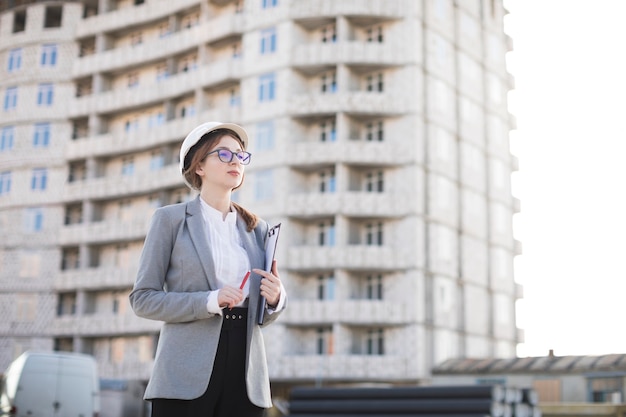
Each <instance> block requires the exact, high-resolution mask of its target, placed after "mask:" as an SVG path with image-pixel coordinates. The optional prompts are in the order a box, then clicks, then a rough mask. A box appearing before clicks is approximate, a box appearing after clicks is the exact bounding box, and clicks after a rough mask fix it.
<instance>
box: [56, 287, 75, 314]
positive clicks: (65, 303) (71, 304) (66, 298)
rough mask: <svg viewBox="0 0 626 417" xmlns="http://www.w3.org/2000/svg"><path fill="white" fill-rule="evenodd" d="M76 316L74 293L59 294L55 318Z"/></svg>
mask: <svg viewBox="0 0 626 417" xmlns="http://www.w3.org/2000/svg"><path fill="white" fill-rule="evenodd" d="M74 314H76V293H60V294H59V299H58V304H57V316H73V315H74Z"/></svg>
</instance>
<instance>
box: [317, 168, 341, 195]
mask: <svg viewBox="0 0 626 417" xmlns="http://www.w3.org/2000/svg"><path fill="white" fill-rule="evenodd" d="M336 184H337V180H336V178H335V170H334V169H328V170H325V171H322V172H320V173H319V191H320V193H334V192H335V191H337V190H336V188H337V185H336Z"/></svg>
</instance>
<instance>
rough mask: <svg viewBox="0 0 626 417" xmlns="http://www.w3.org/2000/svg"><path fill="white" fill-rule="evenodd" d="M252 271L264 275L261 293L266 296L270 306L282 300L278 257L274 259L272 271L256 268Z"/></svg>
mask: <svg viewBox="0 0 626 417" xmlns="http://www.w3.org/2000/svg"><path fill="white" fill-rule="evenodd" d="M252 271H253V272H254V273H256V274H259V275H261V276H262V277H263V279H261V295H262V296H263V297H265V300H266V301H267V304H268V305H269V306H272V307H276V306H277V305H278V301H279V300H280V278H279V277H278V268H277V266H276V259H274V261H272V272H267V271H264V270H262V269H256V268H255V269H253V270H252Z"/></svg>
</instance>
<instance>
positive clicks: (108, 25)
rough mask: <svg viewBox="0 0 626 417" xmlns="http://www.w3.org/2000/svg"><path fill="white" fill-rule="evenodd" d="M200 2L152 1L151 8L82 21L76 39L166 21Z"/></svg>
mask: <svg viewBox="0 0 626 417" xmlns="http://www.w3.org/2000/svg"><path fill="white" fill-rule="evenodd" d="M199 3H200V2H199V1H198V0H176V1H150V4H149V7H145V6H139V7H126V8H123V9H119V10H115V11H112V12H109V13H103V14H99V15H96V16H92V17H89V18H87V19H83V20H81V21H80V22H79V23H78V25H77V26H76V37H78V38H83V37H87V36H93V35H96V34H98V33H102V32H114V31H116V30H120V29H124V30H126V29H129V28H133V27H135V28H136V27H137V26H139V25H142V24H146V23H149V22H153V21H155V20H159V19H165V18H167V17H168V16H170V15H174V14H176V13H178V12H180V11H183V10H186V9H189V8H192V7H194V6H198V5H199Z"/></svg>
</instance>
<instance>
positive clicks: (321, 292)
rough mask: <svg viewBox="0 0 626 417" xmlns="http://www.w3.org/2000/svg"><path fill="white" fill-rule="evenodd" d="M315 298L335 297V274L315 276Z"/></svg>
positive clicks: (329, 298) (332, 298) (327, 298)
mask: <svg viewBox="0 0 626 417" xmlns="http://www.w3.org/2000/svg"><path fill="white" fill-rule="evenodd" d="M317 299H318V300H334V299H335V276H334V275H333V274H326V275H319V276H318V277H317Z"/></svg>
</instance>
